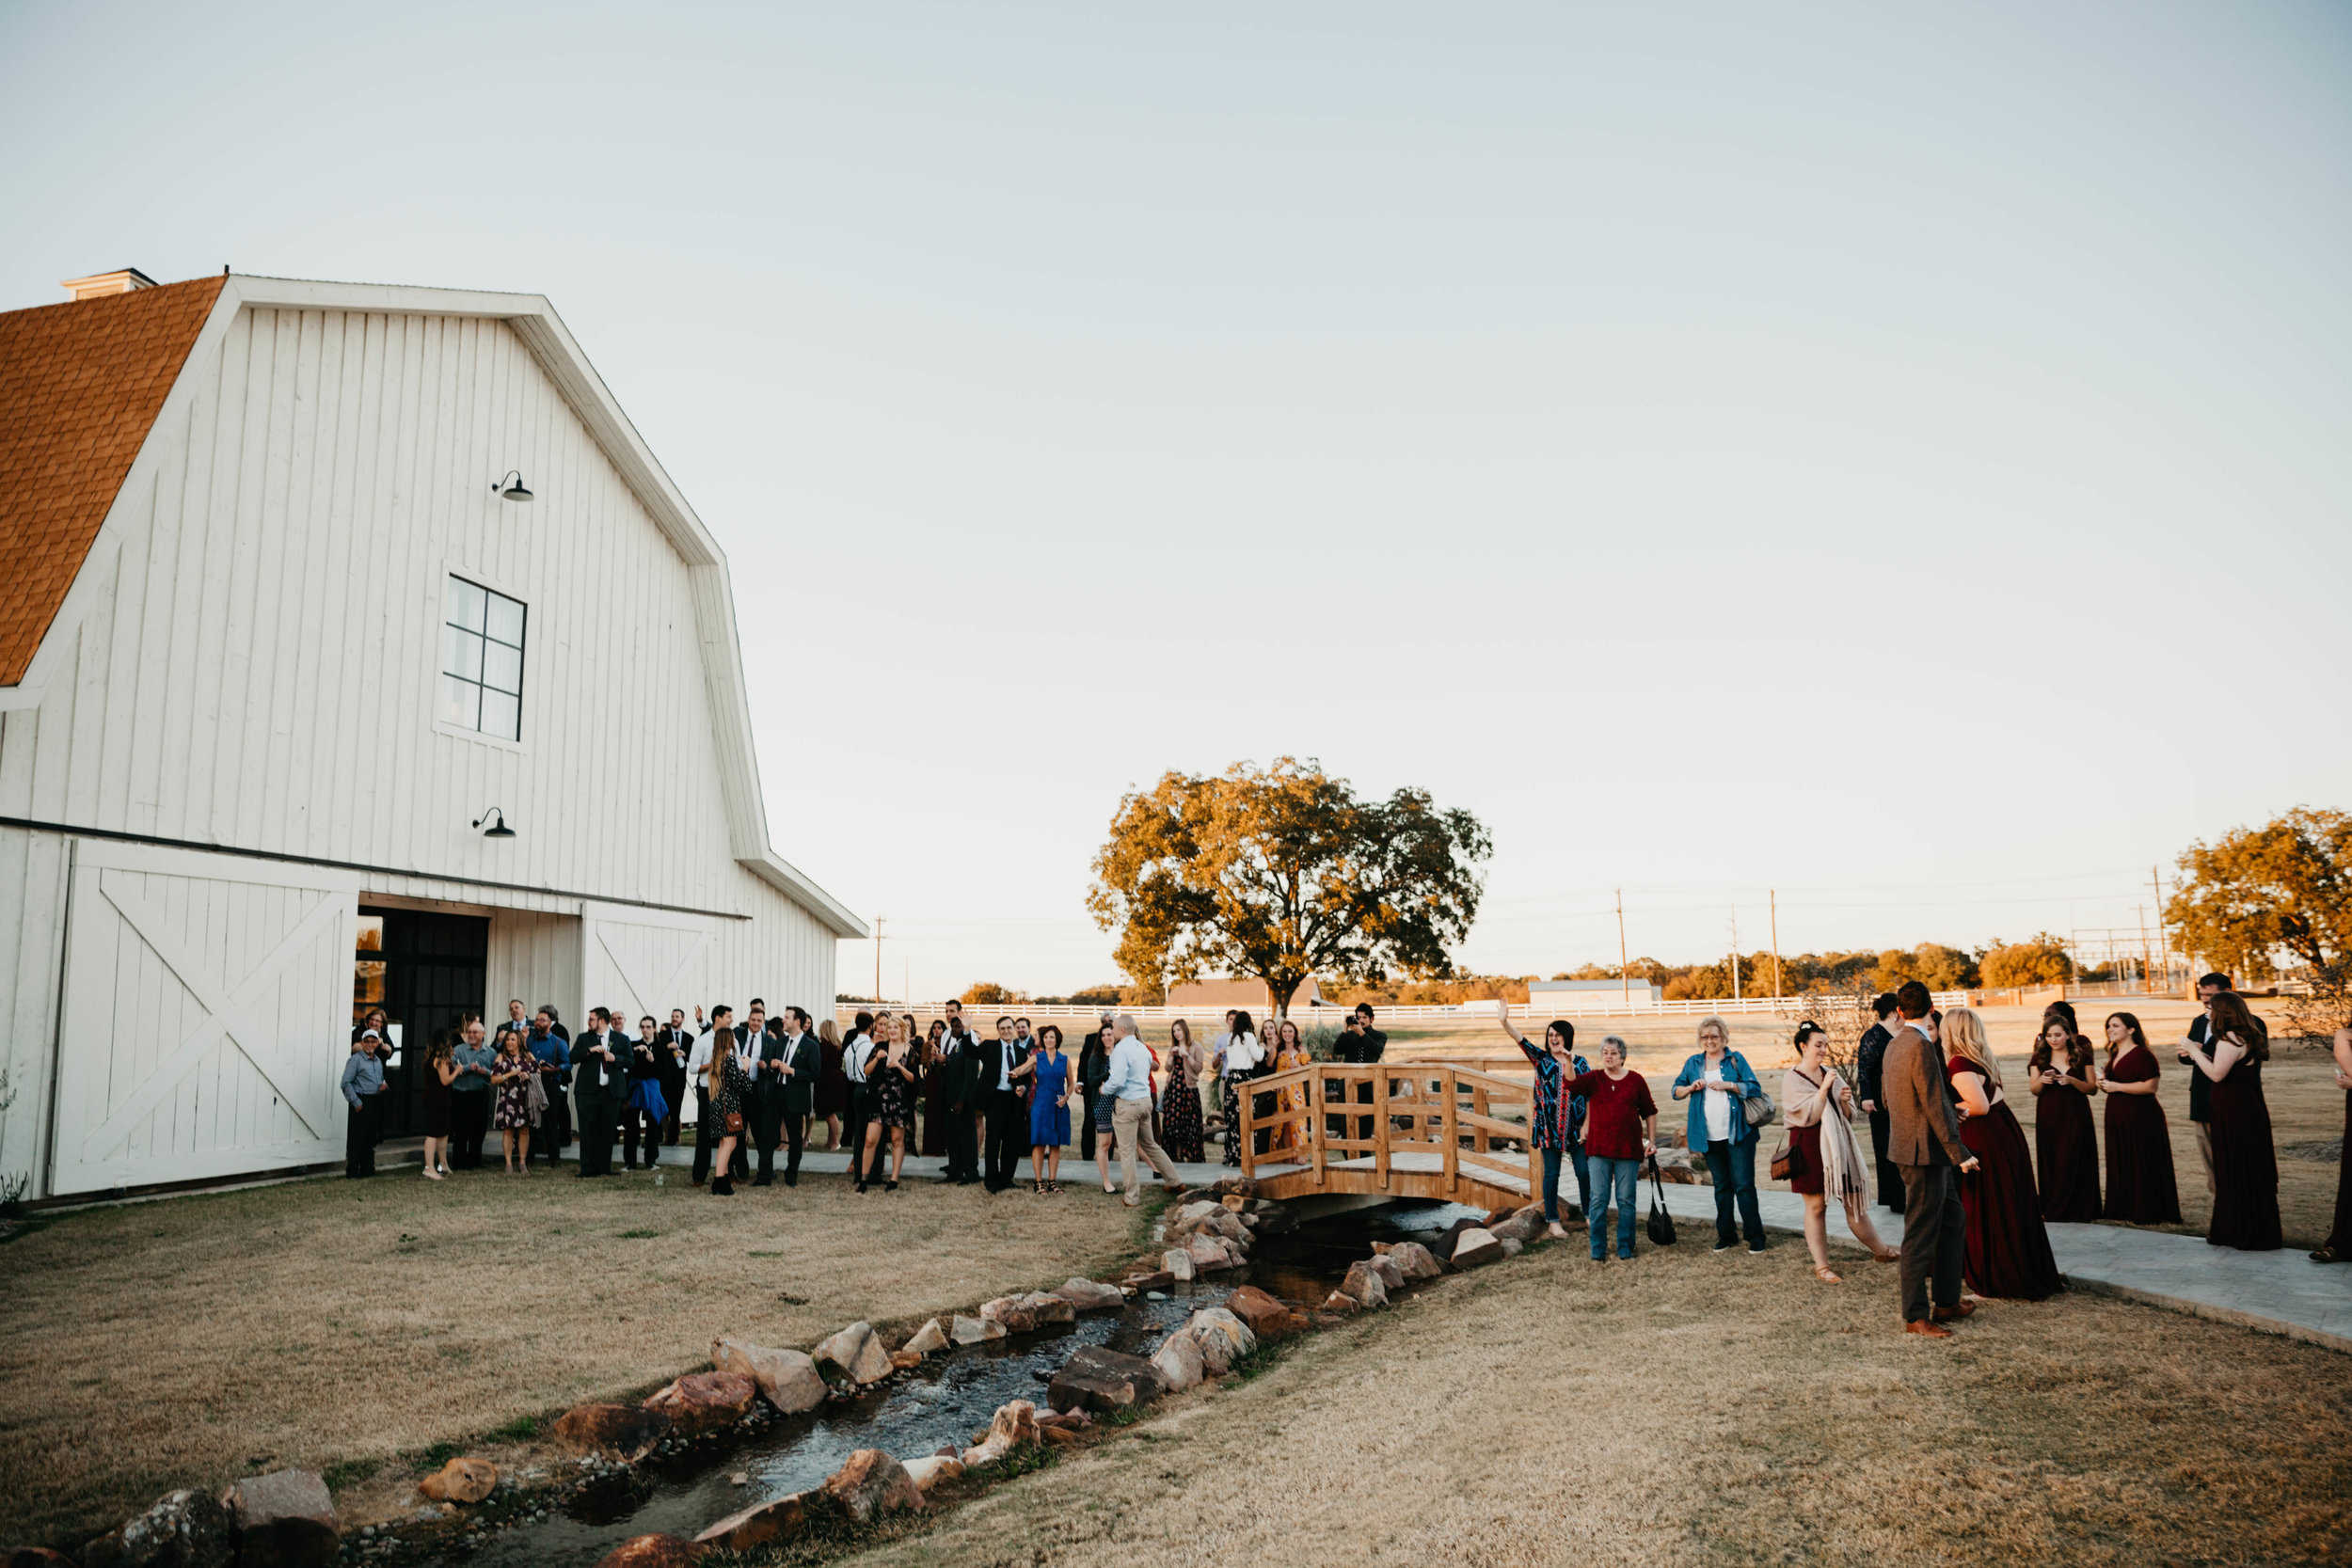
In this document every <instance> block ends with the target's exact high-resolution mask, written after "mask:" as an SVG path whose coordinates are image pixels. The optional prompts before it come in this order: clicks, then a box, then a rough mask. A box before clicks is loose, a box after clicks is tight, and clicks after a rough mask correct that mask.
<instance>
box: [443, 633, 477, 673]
mask: <svg viewBox="0 0 2352 1568" xmlns="http://www.w3.org/2000/svg"><path fill="white" fill-rule="evenodd" d="M441 673H442V674H444V675H462V676H464V677H465V678H466V679H468V680H469V681H478V680H480V679H481V678H482V639H480V638H479V637H476V636H475V635H474V634H473V633H471V632H469V631H460V630H459V629H458V628H457V627H455V626H443V627H442V628H441Z"/></svg>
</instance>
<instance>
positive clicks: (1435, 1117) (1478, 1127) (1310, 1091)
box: [1226, 1060, 1543, 1195]
mask: <svg viewBox="0 0 2352 1568" xmlns="http://www.w3.org/2000/svg"><path fill="white" fill-rule="evenodd" d="M1367 1081H1369V1082H1370V1084H1371V1085H1372V1090H1373V1094H1372V1101H1371V1102H1370V1103H1369V1104H1366V1103H1364V1102H1362V1101H1359V1100H1357V1099H1356V1098H1355V1097H1354V1096H1353V1095H1350V1094H1347V1093H1345V1086H1346V1085H1360V1084H1363V1083H1365V1082H1367ZM1399 1081H1401V1082H1403V1083H1406V1084H1409V1085H1413V1088H1412V1091H1411V1092H1410V1093H1409V1094H1406V1095H1400V1096H1396V1097H1395V1098H1394V1099H1391V1089H1392V1088H1393V1087H1394V1086H1395V1085H1396V1083H1398V1082H1399ZM1330 1084H1337V1085H1342V1093H1341V1094H1340V1095H1339V1096H1338V1097H1336V1098H1335V1097H1333V1096H1331V1095H1330V1094H1328V1093H1327V1092H1326V1091H1325V1090H1323V1089H1321V1088H1319V1087H1310V1085H1330ZM1293 1086H1296V1087H1298V1088H1300V1089H1301V1090H1303V1091H1304V1092H1303V1093H1302V1095H1301V1098H1302V1099H1303V1100H1304V1101H1305V1103H1304V1104H1302V1105H1299V1106H1297V1107H1295V1108H1293V1109H1290V1110H1284V1109H1283V1108H1282V1107H1281V1104H1280V1101H1279V1098H1277V1099H1276V1101H1275V1103H1274V1105H1273V1107H1272V1108H1271V1109H1269V1110H1267V1111H1265V1112H1264V1113H1263V1114H1261V1113H1260V1112H1259V1110H1258V1108H1257V1107H1258V1097H1259V1096H1261V1095H1266V1096H1275V1095H1276V1094H1277V1091H1279V1090H1281V1089H1285V1088H1290V1087H1293ZM1432 1086H1434V1091H1435V1092H1434V1093H1432V1092H1431V1088H1432ZM1466 1092H1467V1094H1468V1095H1469V1098H1470V1104H1469V1105H1467V1106H1465V1105H1464V1104H1463V1103H1462V1101H1463V1097H1464V1095H1465V1093H1466ZM1497 1100H1500V1101H1502V1104H1503V1105H1505V1106H1518V1105H1524V1106H1526V1108H1527V1110H1528V1113H1529V1121H1532V1120H1533V1119H1534V1084H1533V1083H1532V1082H1530V1081H1527V1080H1522V1079H1514V1078H1507V1077H1504V1076H1502V1075H1501V1074H1499V1073H1491V1072H1483V1071H1480V1070H1479V1069H1475V1068H1465V1067H1458V1066H1456V1065H1454V1064H1453V1063H1451V1062H1422V1061H1412V1060H1399V1061H1393V1062H1389V1061H1381V1062H1311V1063H1309V1064H1308V1065H1307V1066H1305V1067H1303V1068H1286V1069H1283V1070H1282V1071H1280V1072H1276V1073H1269V1074H1267V1075H1266V1076H1265V1077H1263V1078H1253V1079H1249V1080H1247V1081H1246V1082H1245V1083H1244V1084H1243V1085H1241V1086H1240V1091H1239V1093H1238V1095H1237V1097H1236V1101H1237V1103H1236V1104H1235V1106H1234V1110H1235V1113H1236V1117H1237V1122H1238V1125H1236V1126H1233V1127H1229V1128H1227V1129H1226V1136H1227V1138H1229V1139H1235V1138H1237V1139H1239V1140H1240V1149H1239V1152H1240V1156H1241V1167H1242V1174H1243V1175H1244V1176H1248V1177H1253V1178H1254V1177H1255V1175H1256V1174H1257V1167H1258V1160H1259V1155H1258V1139H1257V1134H1258V1132H1260V1131H1261V1130H1262V1129H1263V1130H1264V1131H1266V1132H1269V1133H1271V1132H1273V1130H1274V1129H1276V1128H1279V1127H1284V1126H1296V1127H1297V1128H1298V1129H1299V1142H1298V1144H1297V1146H1296V1147H1295V1148H1289V1149H1285V1150H1283V1151H1282V1156H1283V1157H1282V1159H1281V1160H1280V1161H1279V1163H1280V1164H1302V1163H1303V1164H1308V1165H1310V1166H1311V1167H1312V1169H1313V1171H1314V1180H1315V1184H1316V1186H1317V1187H1318V1188H1320V1187H1322V1186H1323V1185H1324V1183H1325V1181H1326V1180H1327V1177H1326V1175H1325V1173H1326V1170H1327V1167H1328V1164H1329V1163H1330V1159H1331V1156H1332V1153H1333V1151H1334V1150H1338V1151H1340V1152H1339V1155H1338V1157H1339V1158H1340V1159H1341V1160H1343V1161H1344V1160H1347V1159H1351V1158H1355V1157H1356V1156H1355V1154H1354V1150H1356V1149H1359V1148H1365V1147H1366V1146H1367V1144H1368V1145H1369V1146H1370V1152H1371V1154H1372V1161H1373V1172H1374V1175H1375V1180H1377V1182H1378V1184H1379V1185H1380V1186H1381V1187H1383V1188H1386V1187H1387V1186H1388V1185H1389V1178H1390V1170H1391V1164H1392V1160H1391V1155H1392V1152H1393V1150H1392V1149H1391V1145H1392V1144H1393V1143H1395V1142H1397V1141H1398V1134H1397V1129H1396V1125H1395V1124H1396V1122H1397V1121H1399V1120H1405V1121H1407V1122H1409V1123H1410V1124H1411V1127H1412V1129H1413V1130H1414V1131H1420V1130H1422V1129H1423V1128H1425V1127H1426V1126H1427V1125H1428V1124H1429V1123H1431V1122H1433V1121H1434V1122H1435V1123H1437V1139H1436V1142H1437V1145H1438V1156H1439V1160H1440V1168H1441V1170H1442V1171H1443V1173H1444V1179H1445V1184H1446V1187H1447V1189H1448V1190H1449V1191H1451V1190H1453V1189H1454V1188H1455V1187H1456V1186H1457V1185H1458V1184H1459V1181H1460V1179H1461V1171H1462V1166H1463V1164H1464V1163H1465V1161H1466V1160H1467V1163H1468V1164H1470V1165H1471V1166H1472V1167H1474V1168H1476V1169H1479V1170H1485V1171H1493V1172H1512V1173H1513V1174H1516V1171H1514V1170H1513V1164H1516V1162H1514V1163H1513V1164H1505V1163H1504V1162H1503V1160H1502V1159H1500V1158H1498V1157H1497V1154H1496V1151H1495V1150H1494V1149H1493V1148H1492V1147H1491V1146H1492V1145H1493V1144H1494V1143H1495V1142H1496V1141H1498V1140H1501V1141H1505V1142H1513V1143H1523V1144H1524V1145H1525V1148H1526V1153H1527V1190H1528V1192H1529V1193H1530V1194H1531V1195H1533V1194H1537V1193H1540V1192H1541V1191H1542V1182H1543V1156H1542V1154H1541V1153H1540V1152H1539V1151H1538V1150H1537V1149H1536V1148H1535V1143H1534V1138H1533V1137H1532V1136H1531V1135H1530V1134H1531V1132H1532V1128H1531V1127H1530V1126H1529V1123H1528V1122H1518V1121H1509V1120H1505V1119H1504V1118H1502V1117H1496V1116H1492V1115H1489V1114H1488V1112H1489V1111H1490V1110H1491V1109H1493V1108H1495V1101H1497ZM1392 1106H1402V1107H1409V1109H1391V1107H1392ZM1327 1117H1338V1118H1341V1119H1340V1127H1341V1132H1340V1135H1339V1136H1337V1137H1333V1136H1331V1135H1329V1133H1328V1132H1327V1129H1326V1127H1325V1125H1324V1124H1325V1120H1326V1118H1327ZM1366 1119H1368V1120H1370V1121H1371V1123H1372V1128H1373V1135H1372V1137H1371V1138H1370V1139H1364V1138H1360V1137H1351V1136H1348V1135H1347V1133H1348V1130H1349V1129H1351V1128H1353V1127H1354V1126H1355V1125H1356V1123H1357V1122H1358V1121H1359V1120H1366ZM1466 1137H1467V1138H1468V1139H1469V1140H1470V1148H1468V1149H1465V1148H1463V1147H1462V1141H1463V1139H1464V1138H1466ZM1272 1141H1273V1140H1272V1138H1271V1137H1269V1138H1268V1144H1269V1148H1268V1151H1267V1152H1268V1154H1269V1155H1271V1154H1272V1153H1273V1150H1272V1148H1271V1147H1270V1146H1271V1144H1272ZM1402 1141H1403V1142H1405V1143H1407V1144H1412V1145H1420V1146H1424V1147H1425V1146H1426V1145H1427V1144H1428V1143H1429V1142H1430V1140H1429V1139H1428V1138H1425V1137H1416V1136H1410V1135H1407V1136H1406V1137H1405V1138H1404V1139H1403V1140H1402Z"/></svg>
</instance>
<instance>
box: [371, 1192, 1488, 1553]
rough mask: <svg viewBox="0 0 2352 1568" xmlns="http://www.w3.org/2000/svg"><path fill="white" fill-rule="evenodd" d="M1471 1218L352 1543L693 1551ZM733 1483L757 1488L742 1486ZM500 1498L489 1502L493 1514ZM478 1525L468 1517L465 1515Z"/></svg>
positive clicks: (1034, 1336) (1300, 1242)
mask: <svg viewBox="0 0 2352 1568" xmlns="http://www.w3.org/2000/svg"><path fill="white" fill-rule="evenodd" d="M1477 1212H1478V1211H1476V1210H1471V1209H1465V1208H1462V1207H1460V1206H1459V1205H1455V1204H1414V1203H1394V1204H1387V1205H1384V1206H1382V1207H1380V1208H1377V1209H1359V1210H1351V1211H1348V1212H1343V1213H1338V1214H1333V1215H1329V1216H1327V1217H1326V1218H1323V1219H1319V1220H1314V1221H1311V1222H1309V1223H1307V1224H1305V1225H1302V1226H1300V1227H1298V1228H1297V1229H1295V1230H1294V1231H1291V1232H1289V1233H1288V1234H1286V1235H1281V1236H1268V1237H1264V1238H1263V1239H1261V1240H1260V1241H1258V1242H1257V1243H1256V1244H1255V1245H1254V1246H1253V1248H1252V1249H1251V1259H1250V1262H1249V1264H1248V1267H1246V1268H1241V1269H1235V1270H1232V1271H1231V1272H1229V1273H1225V1274H1220V1275H1211V1276H1208V1277H1206V1278H1203V1279H1199V1280H1195V1281H1192V1282H1190V1283H1188V1284H1180V1285H1177V1286H1175V1287H1173V1288H1172V1289H1170V1290H1169V1291H1167V1292H1165V1298H1164V1299H1162V1300H1157V1301H1154V1300H1151V1299H1149V1298H1148V1297H1147V1296H1144V1295H1138V1296H1136V1297H1135V1298H1134V1299H1133V1300H1131V1301H1130V1302H1129V1303H1128V1304H1127V1306H1126V1307H1125V1308H1124V1309H1122V1310H1120V1311H1119V1312H1085V1313H1081V1314H1079V1317H1078V1321H1077V1322H1076V1323H1057V1324H1052V1325H1049V1326H1047V1327H1044V1328H1041V1329H1039V1330H1038V1331H1036V1332H1035V1333H1031V1334H1016V1335H1013V1336H1011V1337H1009V1338H1004V1339H995V1340H990V1341H988V1342H986V1343H983V1344H978V1345H972V1346H967V1347H965V1348H963V1349H961V1350H955V1351H950V1352H948V1353H946V1354H941V1355H934V1356H931V1357H930V1359H928V1360H927V1361H925V1362H924V1364H923V1365H922V1366H920V1367H918V1368H915V1369H914V1370H912V1371H910V1372H908V1373H907V1374H906V1375H905V1376H904V1377H903V1378H900V1379H894V1380H892V1381H889V1382H886V1383H882V1384H880V1385H877V1386H875V1387H874V1388H873V1389H872V1390H871V1391H870V1392H867V1393H866V1394H863V1395H861V1396H859V1397H858V1398H856V1399H850V1400H839V1401H828V1402H826V1403H824V1404H822V1405H820V1406H818V1408H817V1409H815V1410H812V1411H809V1412H807V1413H805V1414H803V1415H799V1416H787V1417H777V1418H771V1419H770V1420H769V1421H768V1422H767V1423H766V1424H765V1425H763V1426H759V1427H756V1428H752V1429H746V1431H745V1433H744V1434H743V1435H742V1436H740V1437H739V1438H734V1439H731V1440H723V1441H720V1442H717V1443H698V1444H694V1445H692V1446H691V1447H688V1448H685V1449H680V1450H678V1451H676V1452H673V1453H657V1454H655V1455H653V1456H651V1457H649V1458H647V1459H646V1460H644V1462H643V1463H642V1464H640V1465H637V1466H635V1468H634V1469H632V1470H630V1471H628V1472H627V1473H624V1474H619V1475H614V1476H611V1477H608V1478H604V1479H600V1480H596V1481H592V1482H590V1483H589V1484H588V1485H587V1486H586V1487H584V1488H583V1489H581V1490H580V1491H577V1492H564V1493H563V1494H562V1495H561V1496H560V1497H556V1498H553V1499H550V1498H549V1497H548V1495H547V1494H545V1493H539V1494H537V1500H538V1503H539V1505H541V1506H546V1507H547V1508H548V1513H547V1516H546V1517H545V1518H544V1519H539V1520H536V1521H535V1522H515V1523H506V1524H499V1525H488V1524H487V1521H486V1520H485V1527H486V1528H483V1529H482V1530H480V1531H479V1532H478V1533H472V1532H469V1531H468V1530H467V1529H466V1528H464V1525H463V1524H462V1523H460V1524H456V1525H454V1526H453V1525H451V1524H447V1523H438V1524H433V1525H428V1526H422V1527H418V1526H406V1527H402V1530H401V1534H400V1536H399V1537H398V1544H396V1545H394V1544H389V1543H388V1542H387V1541H386V1538H385V1537H384V1536H383V1535H382V1534H381V1533H379V1535H378V1536H377V1538H376V1541H375V1542H373V1543H368V1542H354V1543H352V1544H353V1545H356V1546H358V1547H359V1548H360V1550H359V1551H358V1553H357V1560H358V1561H361V1562H381V1561H384V1560H387V1559H389V1558H392V1557H393V1556H395V1554H396V1555H397V1556H398V1557H399V1558H400V1559H403V1560H413V1559H415V1558H417V1557H423V1558H427V1559H431V1558H439V1559H441V1560H447V1561H453V1562H455V1561H462V1562H465V1563H467V1564H469V1568H588V1565H589V1564H592V1563H594V1562H595V1561H596V1560H597V1559H598V1558H600V1557H602V1556H603V1555H604V1554H605V1553H606V1552H608V1551H610V1550H612V1548H613V1547H614V1546H616V1545H618V1544H620V1543H621V1542H623V1541H626V1540H628V1538H629V1537H630V1536H634V1535H646V1534H653V1533H657V1532H659V1533H664V1534H671V1535H680V1536H685V1537H687V1538H688V1539H690V1540H691V1538H692V1537H693V1536H695V1535H697V1534H699V1533H700V1532H701V1531H702V1530H704V1529H706V1528H708V1527H709V1526H711V1525H713V1524H715V1523H717V1522H718V1521H719V1520H720V1519H723V1518H724V1517H725V1516H726V1515H728V1514H730V1513H735V1512H737V1511H738V1510H739V1509H744V1508H748V1507H750V1506H752V1505H753V1504H754V1503H757V1502H764V1501H767V1500H768V1499H770V1498H772V1497H782V1496H784V1495H785V1494H787V1493H791V1492H804V1491H808V1490H810V1489H812V1488H815V1487H817V1486H819V1485H821V1484H822V1483H823V1482H824V1481H825V1478H826V1477H828V1476H830V1475H832V1474H833V1473H834V1471H835V1470H837V1469H839V1468H840V1467H841V1465H842V1462H843V1461H844V1460H846V1459H848V1458H849V1456H850V1453H852V1452H853V1451H855V1450H856V1449H883V1450H885V1451H887V1452H889V1453H891V1454H894V1455H896V1456H898V1458H900V1459H914V1458H916V1457H919V1456H920V1455H923V1454H928V1453H930V1452H931V1451H933V1450H934V1449H938V1448H939V1447H940V1446H941V1445H943V1444H947V1443H953V1444H956V1445H957V1446H959V1447H961V1446H964V1445H966V1444H969V1443H970V1442H971V1441H972V1439H973V1434H974V1433H977V1432H979V1431H981V1430H982V1429H983V1428H985V1427H986V1426H987V1425H988V1423H989V1420H990V1418H992V1417H993V1416H994V1414H995V1412H996V1408H997V1406H999V1405H1001V1404H1003V1403H1005V1402H1007V1401H1008V1400H1017V1399H1025V1400H1034V1401H1036V1402H1038V1403H1039V1404H1040V1405H1041V1406H1042V1405H1043V1403H1044V1401H1045V1384H1046V1381H1047V1379H1049V1378H1050V1377H1051V1376H1052V1375H1053V1374H1054V1372H1055V1371H1056V1370H1057V1369H1059V1368H1060V1366H1061V1365H1062V1363H1063V1362H1065V1361H1067V1360H1068V1359H1069V1358H1070V1355H1071V1353H1072V1352H1073V1351H1075V1350H1076V1349H1077V1348H1078V1347H1079V1346H1081V1345H1103V1346H1105V1347H1107V1348H1109V1349H1111V1350H1117V1351H1125V1352H1127V1353H1129V1354H1135V1355H1149V1354H1151V1353H1152V1348H1153V1347H1154V1346H1156V1345H1157V1344H1158V1343H1159V1341H1160V1340H1161V1338H1164V1337H1165V1336H1166V1335H1167V1334H1168V1331H1169V1330H1171V1329H1173V1328H1175V1327H1177V1326H1178V1325H1180V1324H1182V1323H1184V1321H1185V1320H1186V1319H1187V1318H1189V1317H1191V1315H1192V1314H1193V1313H1194V1312H1195V1311H1198V1310H1199V1309H1200V1308H1202V1307H1215V1306H1217V1305H1218V1304H1220V1303H1222V1302H1223V1301H1224V1300H1225V1298H1226V1297H1227V1296H1229V1295H1231V1294H1232V1292H1233V1291H1235V1290H1237V1289H1239V1288H1240V1287H1241V1286H1244V1285H1255V1286H1256V1287H1257V1288H1258V1289H1259V1290H1261V1291H1265V1292H1266V1293H1267V1294H1269V1295H1272V1296H1276V1297H1279V1298H1280V1299H1281V1300H1284V1301H1287V1302H1290V1303H1292V1304H1293V1305H1295V1306H1307V1305H1311V1304H1313V1303H1316V1302H1320V1301H1321V1300H1322V1299H1323V1298H1324V1296H1325V1295H1327V1294H1328V1293H1329V1291H1330V1290H1331V1288H1332V1287H1333V1286H1334V1285H1336V1284H1338V1283H1339V1281H1340V1279H1341V1278H1342V1277H1343V1275H1345V1274H1346V1273H1347V1266H1348V1265H1349V1264H1350V1263H1352V1262H1354V1261H1355V1260H1356V1259H1359V1258H1366V1257H1369V1256H1371V1254H1372V1243H1375V1242H1376V1241H1387V1242H1401V1241H1409V1240H1411V1239H1413V1238H1415V1237H1417V1236H1424V1235H1428V1234H1431V1233H1434V1232H1436V1231H1439V1230H1442V1229H1444V1228H1445V1227H1447V1226H1448V1225H1450V1224H1452V1223H1453V1222H1454V1220H1455V1219H1456V1218H1459V1217H1461V1216H1463V1215H1466V1214H1475V1213H1477ZM763 1408H764V1407H763ZM738 1475H742V1476H745V1477H747V1478H748V1481H747V1483H746V1484H743V1485H737V1484H735V1481H734V1478H735V1477H736V1476H738ZM575 1478H576V1472H575V1471H574V1470H573V1469H572V1467H571V1466H569V1465H561V1466H551V1467H550V1468H549V1471H548V1477H547V1479H548V1481H554V1482H556V1483H557V1484H559V1485H563V1486H568V1485H569V1484H570V1483H571V1482H572V1481H574V1480H575ZM527 1484H529V1485H531V1486H532V1487H534V1488H535V1487H537V1486H538V1485H540V1484H542V1483H540V1482H530V1483H527ZM506 1496H507V1495H506V1494H505V1493H503V1492H501V1493H499V1494H495V1495H494V1497H493V1501H501V1500H503V1499H504V1498H505V1497H506ZM477 1512H478V1511H475V1510H468V1511H466V1513H467V1515H469V1516H471V1515H475V1514H476V1513H477ZM371 1547H373V1549H370V1548H371ZM346 1560H352V1558H351V1557H349V1556H347V1558H346Z"/></svg>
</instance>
